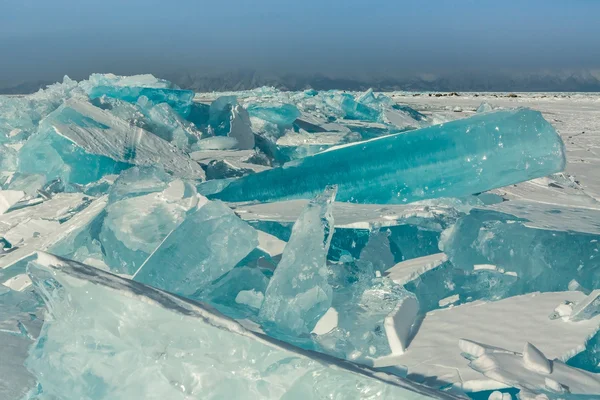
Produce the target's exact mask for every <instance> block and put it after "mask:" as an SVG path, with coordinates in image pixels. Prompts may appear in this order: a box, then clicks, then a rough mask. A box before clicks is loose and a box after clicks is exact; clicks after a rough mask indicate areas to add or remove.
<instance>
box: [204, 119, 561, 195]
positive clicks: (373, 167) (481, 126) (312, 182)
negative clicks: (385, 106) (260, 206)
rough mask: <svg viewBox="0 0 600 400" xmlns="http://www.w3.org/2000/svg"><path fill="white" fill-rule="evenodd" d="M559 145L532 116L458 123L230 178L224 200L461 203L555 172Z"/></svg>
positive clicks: (541, 121)
mask: <svg viewBox="0 0 600 400" xmlns="http://www.w3.org/2000/svg"><path fill="white" fill-rule="evenodd" d="M564 165H565V156H564V146H563V143H562V141H561V139H560V137H559V136H558V135H557V134H556V131H555V130H554V129H553V128H552V126H551V125H550V124H549V123H548V122H546V121H545V120H544V119H543V118H542V116H541V114H540V113H539V112H536V111H531V110H526V109H519V110H511V111H497V112H494V113H484V114H481V115H477V116H474V117H471V118H469V119H465V120H459V121H454V122H449V123H447V124H443V125H438V126H433V127H430V128H424V129H421V130H416V131H411V132H407V133H401V134H395V135H390V136H385V137H382V138H378V139H373V140H370V141H366V142H360V143H358V144H356V143H355V144H350V145H346V146H340V147H339V148H335V149H328V150H327V151H325V152H322V153H319V154H316V155H313V156H310V157H306V158H303V159H301V160H298V161H296V162H294V163H290V164H288V165H286V166H285V168H276V169H273V170H270V171H265V172H262V173H260V174H253V175H249V176H246V177H244V178H242V179H239V180H236V181H234V182H232V183H231V184H230V185H228V186H227V187H226V188H225V189H224V190H223V191H222V192H220V193H218V194H216V195H213V197H214V198H218V199H221V200H225V201H252V200H254V201H274V200H282V199H293V198H307V197H310V196H313V195H314V194H315V193H316V192H318V191H321V190H323V189H324V188H325V187H326V186H327V185H332V184H336V185H338V197H337V198H338V200H340V201H351V202H359V203H407V202H412V201H416V200H421V199H427V198H436V197H461V196H467V195H470V194H474V193H478V192H482V191H485V190H490V189H493V188H496V187H501V186H505V185H509V184H512V183H516V182H520V181H523V180H528V179H532V178H535V177H539V176H544V175H548V174H550V173H554V172H558V171H562V169H563V168H564Z"/></svg>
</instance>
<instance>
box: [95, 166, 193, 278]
mask: <svg viewBox="0 0 600 400" xmlns="http://www.w3.org/2000/svg"><path fill="white" fill-rule="evenodd" d="M126 172H129V171H126ZM135 175H138V174H135ZM121 183H122V180H121V179H119V180H117V184H121ZM137 184H138V185H139V182H137ZM119 186H120V185H119ZM161 186H162V185H161ZM117 188H118V186H117ZM178 189H180V190H178ZM186 189H187V190H186ZM172 192H179V193H174V195H173V196H172V195H171V193H172ZM186 192H187V193H186ZM138 194H140V193H139V192H138ZM111 195H112V198H114V193H113V192H112V191H111ZM197 201H198V200H197V197H196V190H195V187H194V186H192V185H189V184H186V183H185V182H183V181H181V180H173V181H171V182H170V183H169V184H168V185H165V188H164V190H162V191H155V192H154V193H148V194H140V195H138V196H130V197H127V198H125V199H122V200H118V201H112V202H111V204H109V205H108V207H107V208H106V216H105V217H104V221H103V223H102V228H101V230H100V234H99V240H100V242H101V243H102V248H103V253H104V254H105V257H104V260H105V262H106V263H107V264H108V266H109V267H110V268H111V270H112V271H115V272H120V273H126V274H129V275H132V274H134V273H135V272H136V271H137V269H138V268H139V267H140V266H141V265H142V264H143V263H144V261H145V260H146V259H147V258H148V256H149V255H150V254H151V253H152V252H153V251H154V250H155V249H156V248H157V247H158V246H159V245H160V244H161V242H162V241H163V240H164V239H165V238H166V237H167V235H169V234H170V233H171V231H173V230H174V229H175V228H176V227H177V226H178V225H179V224H180V223H181V222H182V221H183V220H184V219H185V216H186V213H187V212H188V210H190V209H191V208H192V207H195V205H196V203H197Z"/></svg>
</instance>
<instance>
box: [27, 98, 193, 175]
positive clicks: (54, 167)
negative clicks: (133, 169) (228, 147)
mask: <svg viewBox="0 0 600 400" xmlns="http://www.w3.org/2000/svg"><path fill="white" fill-rule="evenodd" d="M40 132H41V133H40V134H38V135H37V136H35V137H34V138H32V139H31V140H29V141H28V142H27V143H26V144H25V146H23V148H22V149H21V153H20V164H19V170H20V171H22V172H26V173H42V174H45V175H46V177H47V178H48V179H51V178H56V177H60V178H62V179H63V181H64V182H74V183H82V184H86V183H89V182H93V181H96V180H98V179H100V178H101V177H102V176H103V175H107V174H113V173H118V172H119V171H120V170H122V169H125V168H127V167H129V166H130V165H131V164H136V165H147V166H152V165H162V166H163V167H164V168H165V169H166V170H167V171H170V172H172V173H174V174H176V175H178V176H182V177H186V178H202V177H203V176H204V172H203V171H202V168H200V166H199V165H198V164H196V163H195V162H194V161H192V160H191V159H190V158H189V157H187V156H186V155H185V154H183V153H181V152H180V151H178V150H177V149H176V148H175V147H173V146H172V145H171V144H169V143H168V142H166V141H164V140H163V139H160V138H159V137H157V136H156V135H153V134H151V133H149V132H147V131H145V130H143V129H141V128H136V127H132V126H130V125H129V124H127V123H125V122H124V121H122V120H120V119H118V118H116V117H114V116H112V115H111V114H110V112H108V111H105V110H102V109H100V108H97V107H94V106H92V105H91V104H89V103H87V102H83V101H76V100H69V101H67V102H65V104H64V105H63V106H61V107H60V108H59V109H58V110H56V111H55V112H54V113H52V114H51V115H49V116H48V117H47V118H46V119H45V120H44V122H43V123H42V125H41V127H40Z"/></svg>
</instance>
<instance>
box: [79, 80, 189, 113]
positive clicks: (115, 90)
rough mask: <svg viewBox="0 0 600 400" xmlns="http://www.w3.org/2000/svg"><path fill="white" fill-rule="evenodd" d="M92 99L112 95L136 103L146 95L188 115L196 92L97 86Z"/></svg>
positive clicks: (152, 100)
mask: <svg viewBox="0 0 600 400" xmlns="http://www.w3.org/2000/svg"><path fill="white" fill-rule="evenodd" d="M89 96H90V99H97V98H99V97H102V96H107V97H112V98H116V99H120V100H123V101H126V102H128V103H135V102H137V101H138V100H139V98H140V97H142V96H144V97H146V98H148V100H149V101H150V102H151V103H152V104H160V103H167V104H168V105H170V106H171V107H172V108H173V109H174V110H175V111H177V113H178V114H179V115H181V116H182V117H186V116H187V115H188V114H189V113H190V109H191V105H192V100H193V99H194V92H193V91H192V90H177V89H166V88H148V87H136V86H104V85H102V86H95V87H93V88H92V89H91V90H90V91H89Z"/></svg>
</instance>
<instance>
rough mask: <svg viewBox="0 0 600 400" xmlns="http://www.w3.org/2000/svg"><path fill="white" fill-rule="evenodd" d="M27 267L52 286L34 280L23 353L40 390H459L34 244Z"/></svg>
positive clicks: (285, 395) (155, 393) (379, 394)
mask: <svg viewBox="0 0 600 400" xmlns="http://www.w3.org/2000/svg"><path fill="white" fill-rule="evenodd" d="M30 273H31V274H32V275H33V277H34V279H35V280H36V281H38V282H40V283H41V282H42V281H44V280H48V279H50V281H48V282H50V283H51V282H52V281H55V282H57V283H58V285H55V287H56V286H60V287H59V288H52V287H49V286H48V285H42V284H39V285H37V287H38V288H39V289H40V293H41V294H42V295H43V297H44V298H45V301H46V302H47V304H48V307H49V313H48V315H47V318H46V324H45V326H44V328H43V331H42V335H41V338H40V340H39V341H38V343H37V345H36V347H35V348H33V350H32V352H31V354H30V357H29V359H28V360H27V367H28V368H29V369H30V371H32V372H33V373H34V375H35V376H36V378H37V379H38V380H39V382H40V384H41V387H42V389H43V393H42V394H41V395H38V398H39V399H50V398H53V397H52V396H58V397H64V398H84V397H85V398H89V399H90V400H94V399H101V398H102V399H104V398H110V399H114V400H119V399H127V400H129V399H133V398H146V399H173V400H177V399H182V400H183V399H195V398H215V399H216V398H236V399H258V398H260V399H282V400H284V399H288V400H291V399H297V398H302V399H320V398H328V397H335V398H343V399H357V400H358V399H364V398H366V397H371V396H372V397H373V398H397V399H406V400H416V399H426V398H435V399H456V398H459V397H456V396H453V395H450V394H447V393H443V392H439V391H435V390H433V389H429V388H426V387H423V386H420V385H418V384H415V383H413V382H410V381H407V380H405V379H402V378H399V377H395V376H390V375H387V374H385V373H382V372H375V371H373V370H371V369H368V368H364V367H359V366H356V365H353V364H351V363H347V362H345V361H342V360H339V359H335V358H332V357H329V356H326V355H323V354H319V353H314V352H310V351H305V350H301V349H298V348H296V347H293V346H290V345H287V344H285V343H282V342H279V341H277V340H275V339H272V338H270V337H267V336H265V335H262V334H259V333H253V332H250V331H248V330H246V329H244V328H243V327H242V326H241V325H239V324H238V323H237V322H235V321H233V320H230V319H228V318H226V317H224V316H222V315H221V314H219V313H218V312H217V311H215V310H213V309H212V308H209V307H207V306H204V305H202V304H199V303H194V302H190V301H187V300H184V299H182V298H180V297H177V296H174V295H171V294H169V293H166V292H163V291H160V290H158V289H154V288H151V287H148V286H145V285H143V284H141V283H138V282H134V281H130V280H127V279H123V278H119V277H117V276H115V275H112V274H110V273H107V272H104V271H101V270H98V269H95V268H92V267H89V266H86V265H83V264H79V263H77V262H74V261H69V260H65V259H60V258H58V257H54V256H52V255H49V254H44V253H42V254H40V255H39V256H38V259H37V261H36V264H32V266H31V267H30ZM65 294H68V296H65ZM117 333H118V334H117ZM90 382H93V384H91V383H90Z"/></svg>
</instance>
